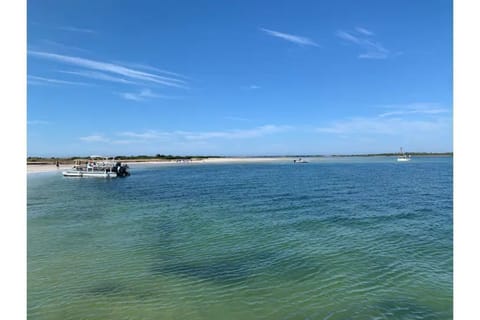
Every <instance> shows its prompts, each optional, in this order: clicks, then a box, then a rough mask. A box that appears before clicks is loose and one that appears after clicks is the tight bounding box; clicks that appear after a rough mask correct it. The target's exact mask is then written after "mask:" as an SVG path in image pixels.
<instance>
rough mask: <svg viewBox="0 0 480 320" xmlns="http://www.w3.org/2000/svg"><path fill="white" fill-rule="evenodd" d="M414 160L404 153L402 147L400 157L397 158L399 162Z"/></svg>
mask: <svg viewBox="0 0 480 320" xmlns="http://www.w3.org/2000/svg"><path fill="white" fill-rule="evenodd" d="M410 160H412V158H411V157H410V156H409V155H407V154H406V153H405V152H403V149H402V148H401V147H400V156H399V157H398V158H397V161H410Z"/></svg>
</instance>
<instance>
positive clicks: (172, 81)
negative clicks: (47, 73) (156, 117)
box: [28, 51, 187, 89]
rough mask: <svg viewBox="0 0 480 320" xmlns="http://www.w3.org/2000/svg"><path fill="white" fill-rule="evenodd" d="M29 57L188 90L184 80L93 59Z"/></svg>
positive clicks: (48, 55) (47, 54)
mask: <svg viewBox="0 0 480 320" xmlns="http://www.w3.org/2000/svg"><path fill="white" fill-rule="evenodd" d="M28 54H29V55H32V56H35V57H38V58H43V59H49V60H53V61H56V62H60V63H65V64H70V65H74V66H77V67H82V68H86V69H91V70H97V71H102V72H108V73H112V74H115V75H121V76H124V77H127V78H129V79H130V80H137V81H143V82H146V83H151V84H152V83H153V84H160V85H165V86H169V87H177V88H185V89H186V88H187V86H186V82H185V81H184V80H182V79H177V78H173V77H166V76H161V75H158V74H153V73H149V72H145V71H140V70H135V69H132V68H127V67H125V66H123V65H119V64H113V63H108V62H102V61H95V60H91V59H85V58H81V57H74V56H66V55H61V54H56V53H50V52H42V51H28Z"/></svg>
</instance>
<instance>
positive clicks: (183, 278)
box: [27, 157, 453, 320]
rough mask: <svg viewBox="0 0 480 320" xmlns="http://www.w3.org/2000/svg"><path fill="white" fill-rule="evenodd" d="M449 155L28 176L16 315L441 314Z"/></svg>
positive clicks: (446, 278)
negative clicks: (23, 311)
mask: <svg viewBox="0 0 480 320" xmlns="http://www.w3.org/2000/svg"><path fill="white" fill-rule="evenodd" d="M452 161H453V160H452V158H451V157H417V158H414V159H413V160H412V161H410V162H406V163H398V162H396V159H395V158H389V157H378V158H377V157H375V158H316V159H311V161H310V163H308V164H295V165H294V164H293V162H290V161H276V162H266V163H246V164H175V165H136V166H133V167H132V168H131V173H132V175H131V176H130V177H127V178H123V179H112V180H103V179H87V178H83V179H82V178H64V177H62V176H61V174H60V173H59V172H55V173H38V174H30V175H29V176H28V180H27V186H28V190H27V215H28V217H27V245H28V247H27V255H28V257H27V262H28V266H27V299H28V301H27V308H28V310H27V313H28V318H29V319H49V320H50V319H212V320H214V319H452V318H453V226H452V224H453V203H452V202H453V201H452V197H453V191H452V187H453V174H452Z"/></svg>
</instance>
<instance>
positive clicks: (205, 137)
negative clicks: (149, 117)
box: [80, 125, 292, 144]
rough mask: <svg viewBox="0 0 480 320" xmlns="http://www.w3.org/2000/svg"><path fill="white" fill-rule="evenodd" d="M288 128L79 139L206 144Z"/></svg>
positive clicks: (129, 133) (127, 133)
mask: <svg viewBox="0 0 480 320" xmlns="http://www.w3.org/2000/svg"><path fill="white" fill-rule="evenodd" d="M291 129H292V127H290V126H278V125H264V126H259V127H255V128H250V129H234V130H224V131H181V130H177V131H157V130H147V131H143V132H133V131H124V132H117V133H115V134H114V135H113V136H114V137H115V138H111V139H108V138H106V137H105V136H103V135H99V134H92V135H89V136H86V137H81V138H80V139H81V140H82V141H86V142H112V143H121V144H128V143H132V144H134V143H145V142H149V143H153V142H158V141H162V142H165V143H173V142H175V143H177V142H178V143H181V142H198V143H202V142H207V141H210V140H227V141H228V140H238V139H252V138H259V137H263V136H267V135H273V134H276V133H281V132H285V131H287V130H291Z"/></svg>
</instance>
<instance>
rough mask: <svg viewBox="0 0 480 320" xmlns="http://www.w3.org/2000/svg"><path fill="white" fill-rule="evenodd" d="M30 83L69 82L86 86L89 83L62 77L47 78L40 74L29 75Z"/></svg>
mask: <svg viewBox="0 0 480 320" xmlns="http://www.w3.org/2000/svg"><path fill="white" fill-rule="evenodd" d="M27 80H28V84H35V85H45V84H68V85H81V86H85V85H88V83H84V82H75V81H67V80H61V79H53V78H45V77H38V76H32V75H28V76H27Z"/></svg>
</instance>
